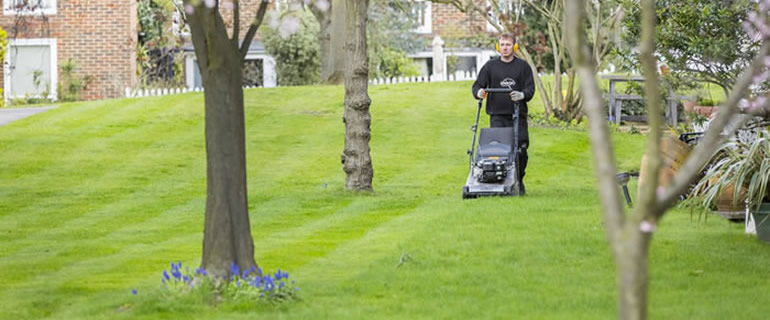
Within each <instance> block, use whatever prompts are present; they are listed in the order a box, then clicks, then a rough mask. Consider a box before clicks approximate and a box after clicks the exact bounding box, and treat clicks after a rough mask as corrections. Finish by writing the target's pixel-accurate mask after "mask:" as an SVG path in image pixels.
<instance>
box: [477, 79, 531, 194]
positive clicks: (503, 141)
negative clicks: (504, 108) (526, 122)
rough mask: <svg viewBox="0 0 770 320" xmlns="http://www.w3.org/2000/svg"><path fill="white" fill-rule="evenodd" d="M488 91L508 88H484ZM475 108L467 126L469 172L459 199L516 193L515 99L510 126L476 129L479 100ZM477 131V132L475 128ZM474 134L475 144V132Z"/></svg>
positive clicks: (516, 110)
mask: <svg viewBox="0 0 770 320" xmlns="http://www.w3.org/2000/svg"><path fill="white" fill-rule="evenodd" d="M484 91H486V92H488V94H500V93H510V92H511V91H513V89H511V88H489V89H484ZM483 101H484V100H482V99H479V107H478V109H477V110H476V124H474V125H473V126H471V131H473V142H472V143H471V148H470V149H468V156H469V162H470V172H468V180H467V181H466V182H465V186H464V187H463V199H468V198H476V197H479V196H517V195H519V176H518V172H517V165H518V155H519V152H520V150H519V103H518V102H514V112H513V127H512V128H510V127H499V128H483V129H481V130H478V126H479V114H481V107H482V102H483ZM479 131H480V132H479ZM477 134H478V138H479V139H478V140H479V144H478V148H476V135H477Z"/></svg>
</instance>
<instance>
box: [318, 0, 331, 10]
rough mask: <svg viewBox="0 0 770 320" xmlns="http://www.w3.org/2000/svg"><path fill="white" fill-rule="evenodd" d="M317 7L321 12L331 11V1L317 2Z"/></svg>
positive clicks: (319, 0)
mask: <svg viewBox="0 0 770 320" xmlns="http://www.w3.org/2000/svg"><path fill="white" fill-rule="evenodd" d="M315 6H316V7H318V9H320V10H321V11H326V10H329V1H328V0H316V1H315Z"/></svg>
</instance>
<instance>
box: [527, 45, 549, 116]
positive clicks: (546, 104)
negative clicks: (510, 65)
mask: <svg viewBox="0 0 770 320" xmlns="http://www.w3.org/2000/svg"><path fill="white" fill-rule="evenodd" d="M519 52H520V53H521V57H522V58H524V61H526V62H527V64H529V67H530V69H532V75H533V78H534V80H535V85H536V86H537V90H535V91H537V92H538V93H539V94H540V100H541V101H543V108H544V109H545V116H546V117H548V116H549V115H551V114H553V110H554V108H553V105H552V104H551V99H550V97H549V96H548V91H546V90H545V86H544V85H543V79H542V78H541V77H540V73H539V72H538V71H537V66H536V65H535V60H534V59H532V55H530V54H529V51H527V49H526V48H525V47H524V46H520V47H519Z"/></svg>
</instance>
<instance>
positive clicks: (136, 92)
mask: <svg viewBox="0 0 770 320" xmlns="http://www.w3.org/2000/svg"><path fill="white" fill-rule="evenodd" d="M243 88H244V89H252V88H257V87H256V86H246V87H243ZM188 92H203V87H196V88H155V89H133V88H126V91H125V93H124V97H126V98H141V97H157V96H168V95H172V94H180V93H188Z"/></svg>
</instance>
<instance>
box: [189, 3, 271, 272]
mask: <svg viewBox="0 0 770 320" xmlns="http://www.w3.org/2000/svg"><path fill="white" fill-rule="evenodd" d="M189 23H190V29H191V32H192V39H193V44H194V47H195V54H196V56H197V58H198V65H199V68H200V71H201V78H202V81H203V87H204V88H205V91H204V97H205V117H206V123H205V130H206V132H205V135H206V179H207V181H206V216H205V225H204V231H203V257H202V259H201V267H202V268H204V269H205V270H206V271H207V272H208V273H209V274H210V275H212V276H221V275H227V274H229V272H230V267H231V265H232V264H233V263H235V264H236V265H237V266H238V267H239V268H240V269H241V270H249V269H250V268H252V267H256V262H255V261H254V241H253V239H252V237H251V228H250V224H249V214H248V203H247V193H246V144H245V130H244V111H243V88H242V86H243V70H242V67H243V59H242V56H241V54H240V51H239V49H238V47H237V45H236V44H235V43H234V42H233V41H231V40H230V39H228V37H227V30H226V28H225V25H224V23H223V21H222V17H221V16H220V15H219V14H218V11H217V8H216V7H215V8H210V9H209V8H204V6H198V7H196V8H195V11H194V13H193V14H191V15H189Z"/></svg>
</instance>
